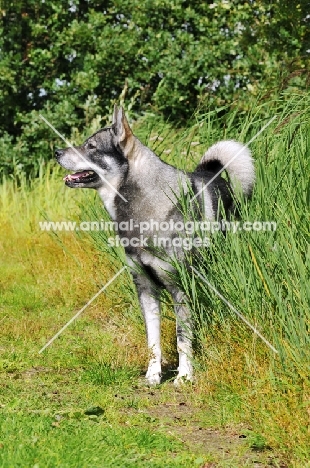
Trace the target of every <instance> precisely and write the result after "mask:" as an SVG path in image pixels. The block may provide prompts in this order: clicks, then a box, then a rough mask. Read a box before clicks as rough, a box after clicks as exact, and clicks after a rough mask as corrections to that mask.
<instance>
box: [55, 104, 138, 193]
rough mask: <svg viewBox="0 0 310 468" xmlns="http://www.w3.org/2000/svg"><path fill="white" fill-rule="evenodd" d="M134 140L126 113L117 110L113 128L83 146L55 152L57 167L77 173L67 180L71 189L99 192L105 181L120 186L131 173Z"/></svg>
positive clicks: (103, 130)
mask: <svg viewBox="0 0 310 468" xmlns="http://www.w3.org/2000/svg"><path fill="white" fill-rule="evenodd" d="M133 138H134V137H133V134H132V131H131V129H130V126H129V124H128V121H127V119H126V117H125V114H124V110H123V109H122V108H121V107H120V108H117V107H116V106H115V107H114V113H113V123H112V126H111V127H105V128H103V129H101V130H99V131H98V132H96V133H94V134H93V135H92V136H91V137H89V138H88V139H87V140H86V141H85V142H84V143H83V144H82V145H81V146H76V147H74V146H71V147H69V148H65V149H57V150H56V151H55V157H56V159H57V161H58V163H59V164H60V165H61V166H62V167H64V168H65V169H68V170H70V171H75V172H74V173H73V174H68V175H67V176H66V177H65V178H64V181H65V184H66V185H67V186H68V187H71V188H94V189H98V188H100V187H103V186H104V185H105V182H106V181H107V182H109V183H111V182H112V183H113V182H114V181H115V182H117V180H119V178H120V177H122V176H123V175H124V174H125V173H126V172H127V170H128V154H129V152H130V147H131V146H132V145H131V142H132V139H133ZM113 185H114V184H113Z"/></svg>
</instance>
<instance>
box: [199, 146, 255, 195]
mask: <svg viewBox="0 0 310 468" xmlns="http://www.w3.org/2000/svg"><path fill="white" fill-rule="evenodd" d="M223 168H225V170H226V171H227V173H228V175H229V178H230V180H231V184H232V187H233V189H234V190H237V191H238V187H239V189H240V187H241V189H242V192H243V193H244V195H246V196H249V195H251V193H252V189H253V185H254V181H255V170H254V164H253V158H252V156H251V152H250V150H249V149H248V148H247V147H246V146H245V145H242V144H241V143H238V142H237V141H234V140H226V141H219V142H218V143H215V144H214V145H212V146H211V147H210V148H209V149H208V151H207V152H206V153H205V154H204V155H203V157H202V159H201V161H200V163H199V164H198V166H197V168H196V171H199V172H204V171H209V172H214V174H216V173H217V172H219V171H220V170H221V169H223Z"/></svg>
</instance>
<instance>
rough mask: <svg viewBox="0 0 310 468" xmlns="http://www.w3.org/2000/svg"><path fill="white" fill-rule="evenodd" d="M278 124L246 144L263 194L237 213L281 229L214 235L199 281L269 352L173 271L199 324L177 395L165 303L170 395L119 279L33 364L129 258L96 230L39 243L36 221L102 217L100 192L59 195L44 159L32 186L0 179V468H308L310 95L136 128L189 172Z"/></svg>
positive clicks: (19, 179) (195, 283)
mask: <svg viewBox="0 0 310 468" xmlns="http://www.w3.org/2000/svg"><path fill="white" fill-rule="evenodd" d="M273 116H276V119H275V120H274V121H273V122H272V123H271V124H270V125H269V126H268V127H267V128H266V129H265V130H264V131H263V132H262V133H261V134H260V135H259V136H258V137H257V138H255V139H254V140H253V142H252V143H251V145H250V148H251V150H252V152H253V156H254V159H255V165H256V175H257V181H256V185H255V190H254V193H253V196H252V199H251V200H250V201H244V200H240V211H241V216H242V220H245V221H251V222H253V221H275V222H276V223H277V229H276V230H275V231H248V232H247V231H241V232H238V233H237V234H236V233H235V234H234V233H232V232H227V233H226V236H223V235H220V234H214V235H213V236H212V238H211V243H210V248H209V249H201V251H200V262H199V267H198V268H199V272H200V273H201V274H202V275H203V276H205V277H206V278H208V280H209V281H210V283H212V285H213V286H214V287H215V288H216V289H217V290H218V291H220V292H221V294H222V295H223V296H224V297H225V298H226V299H227V300H228V301H229V302H230V303H231V304H232V305H233V306H234V307H235V308H236V309H237V310H238V311H240V313H242V314H243V315H244V316H245V317H246V318H247V319H248V320H249V321H250V322H251V323H252V324H253V325H254V326H255V327H257V329H258V330H259V331H260V332H261V333H262V334H263V335H264V336H265V337H266V339H267V340H268V341H269V342H270V343H272V344H273V346H274V347H275V348H276V350H277V353H274V352H273V351H272V350H271V349H270V348H268V346H266V344H265V343H264V342H263V341H262V340H260V338H259V337H258V336H257V335H255V334H253V332H252V331H251V330H250V329H249V328H248V327H247V326H246V325H245V324H244V323H243V322H242V321H240V319H239V318H238V317H237V316H236V314H235V313H234V312H233V311H231V310H230V309H229V307H227V305H226V304H224V303H223V301H222V300H221V299H220V298H219V297H218V296H217V295H216V294H215V293H214V292H213V291H212V290H211V289H210V288H209V287H208V286H207V285H206V284H205V283H203V282H202V281H201V279H200V278H199V277H198V276H197V275H195V274H193V272H192V271H188V270H186V269H185V268H184V266H183V265H176V268H177V278H176V280H177V281H179V282H180V284H181V285H182V288H183V289H184V291H186V293H187V296H188V300H189V303H190V305H191V308H192V311H193V317H194V319H195V325H196V327H195V342H196V346H195V348H196V353H195V361H194V366H195V373H196V379H195V382H194V384H192V385H187V386H185V387H184V388H180V389H178V390H176V389H175V388H174V387H173V384H172V379H173V376H174V375H175V371H176V365H177V364H176V363H177V355H176V351H175V331H174V328H175V322H174V315H173V310H172V306H171V299H170V297H169V296H168V295H167V296H165V306H164V308H163V313H162V316H163V321H162V326H163V349H164V355H165V366H164V367H165V373H164V382H163V383H162V384H161V385H160V386H158V387H156V388H148V387H146V386H145V383H144V380H143V375H144V373H145V370H146V369H145V366H146V362H147V354H148V353H147V349H146V340H145V332H144V324H143V321H142V318H141V314H140V311H139V308H138V303H137V298H136V295H135V290H134V287H133V284H132V280H131V278H130V275H129V273H128V272H127V271H125V272H124V273H123V274H122V275H120V276H119V277H118V278H117V280H116V281H115V282H114V283H113V284H112V285H111V286H110V287H109V288H108V289H107V290H106V291H105V292H104V293H103V294H102V295H101V296H100V297H98V298H97V299H96V300H95V301H94V302H93V303H92V304H91V305H90V306H89V307H88V308H87V309H86V310H85V312H84V313H83V314H82V315H81V316H80V317H79V318H78V319H77V320H76V321H75V322H74V324H72V325H71V326H70V327H68V329H67V330H65V331H64V333H63V334H62V335H61V336H60V337H59V338H58V339H57V340H56V341H55V342H54V343H53V344H52V345H51V346H50V347H48V348H47V349H46V350H45V351H44V352H43V353H41V354H39V350H40V349H41V348H42V347H43V346H44V345H45V343H46V342H47V341H48V340H49V339H50V338H51V337H52V336H53V335H54V334H55V333H56V332H57V331H58V330H59V329H60V328H61V327H62V326H63V325H64V324H65V323H66V322H67V321H68V320H69V319H70V318H71V317H72V316H73V315H74V314H75V313H76V312H77V311H78V310H79V309H80V308H81V307H83V306H84V305H85V304H86V302H87V301H88V300H89V299H90V298H91V297H92V296H93V295H94V294H95V293H96V292H97V291H98V290H99V289H100V288H101V287H102V286H103V285H104V284H105V283H106V282H107V281H108V280H109V279H110V278H111V277H112V276H113V275H114V274H115V273H116V272H117V271H118V270H119V268H120V267H121V266H122V265H123V264H124V254H123V251H122V249H121V248H114V249H111V248H108V246H107V243H106V237H107V233H105V232H96V231H93V232H74V231H73V232H64V231H61V232H60V231H58V232H52V231H49V232H44V231H42V230H40V226H39V222H40V221H44V220H48V221H62V220H70V221H77V222H81V221H84V220H96V219H107V215H106V213H105V212H104V210H103V208H102V206H101V204H100V202H99V200H98V198H97V197H96V194H95V193H92V192H91V191H89V192H87V191H82V190H80V191H79V190H70V189H68V188H66V187H65V186H64V184H63V182H62V177H63V176H64V171H63V170H62V169H61V168H60V167H58V166H57V165H56V164H55V163H54V162H53V161H52V156H51V162H50V163H48V164H43V163H42V164H41V168H40V174H39V176H38V177H37V178H35V179H32V180H28V179H27V177H26V176H25V175H24V174H23V173H20V172H19V170H18V167H16V174H15V176H13V177H10V178H8V177H6V178H4V179H3V181H2V184H1V186H0V196H1V199H0V207H1V211H0V222H1V237H0V252H1V255H0V267H1V277H0V295H1V301H0V325H1V342H0V390H1V399H0V427H1V429H0V466H1V467H3V468H9V467H12V468H13V467H14V468H15V467H23V468H25V467H27V468H28V467H29V468H30V467H31V468H43V467H44V468H45V467H61V468H69V467H70V468H71V467H72V468H73V467H79V468H82V467H90V466H91V467H113V468H114V467H121V468H123V467H124V468H126V467H151V466H152V467H159V468H160V467H195V466H197V467H201V468H202V467H204V468H212V467H221V468H224V467H227V468H240V467H256V468H261V467H278V468H288V467H293V468H305V467H307V466H310V464H309V459H310V452H309V446H310V444H309V439H310V434H309V429H310V426H309V416H310V404H309V396H310V386H309V362H310V359H309V358H310V346H309V345H310V335H309V325H310V288H309V264H310V248H309V201H310V185H309V180H310V179H309V174H310V170H309V160H310V130H309V129H310V126H309V117H310V112H309V97H307V96H305V95H303V94H298V93H297V92H296V93H286V94H283V95H281V96H279V97H278V99H277V100H274V101H272V102H268V103H266V102H265V103H264V104H260V103H259V102H257V103H256V105H253V106H251V108H250V109H249V110H248V111H247V112H243V113H241V114H240V113H239V112H238V110H237V109H235V110H234V109H232V110H230V111H229V112H226V113H223V115H222V116H220V114H219V113H215V112H205V113H200V114H199V115H197V116H196V118H195V120H194V121H193V123H192V124H191V125H190V126H188V127H187V128H178V129H177V128H173V127H172V125H171V124H169V123H167V122H163V121H162V120H161V119H160V118H159V117H156V116H154V115H151V114H146V115H145V116H143V117H142V118H140V119H138V120H137V121H136V122H134V129H135V132H136V134H137V136H138V137H139V138H140V139H141V140H142V141H143V142H144V143H146V144H148V146H150V147H152V149H154V151H155V152H156V153H157V154H158V155H160V156H161V157H162V158H163V159H164V160H165V161H167V162H168V163H171V164H174V165H176V166H177V167H179V168H181V169H184V170H192V169H193V168H194V167H195V165H196V164H197V162H198V161H199V159H200V157H201V155H202V154H203V152H204V151H205V149H206V148H207V147H208V146H209V145H211V144H212V143H214V142H215V141H217V140H220V139H236V140H239V141H243V142H248V141H249V140H250V139H251V138H253V137H254V136H255V135H256V134H257V133H258V132H259V131H260V129H261V128H262V127H263V126H264V125H265V124H266V123H267V122H268V121H269V120H270V119H271V118H272V117H273ZM55 123H56V122H55ZM42 125H44V123H43V122H42ZM92 125H93V127H92V126H91V125H90V126H89V128H87V129H86V130H85V132H83V134H79V133H78V132H76V134H75V141H74V143H76V144H78V143H80V142H81V141H82V140H83V138H84V137H85V136H86V135H87V134H90V133H91V132H92V131H94V130H95V129H96V128H94V126H95V125H96V122H95V121H94V122H93V124H92ZM50 138H51V141H52V142H53V144H54V146H55V147H61V146H63V144H62V143H61V142H60V141H59V140H58V137H57V136H56V135H54V134H53V133H52V132H51V135H50ZM29 157H31V155H29Z"/></svg>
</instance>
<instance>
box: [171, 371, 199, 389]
mask: <svg viewBox="0 0 310 468" xmlns="http://www.w3.org/2000/svg"><path fill="white" fill-rule="evenodd" d="M193 382H194V377H193V375H180V374H179V375H177V377H176V378H175V379H174V381H173V385H174V386H175V387H176V388H180V387H182V386H183V385H186V384H189V383H193Z"/></svg>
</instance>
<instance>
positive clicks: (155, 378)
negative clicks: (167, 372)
mask: <svg viewBox="0 0 310 468" xmlns="http://www.w3.org/2000/svg"><path fill="white" fill-rule="evenodd" d="M145 379H146V382H147V384H148V385H149V386H150V387H155V385H159V384H160V382H161V373H160V372H157V373H156V374H150V375H148V374H146V376H145Z"/></svg>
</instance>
